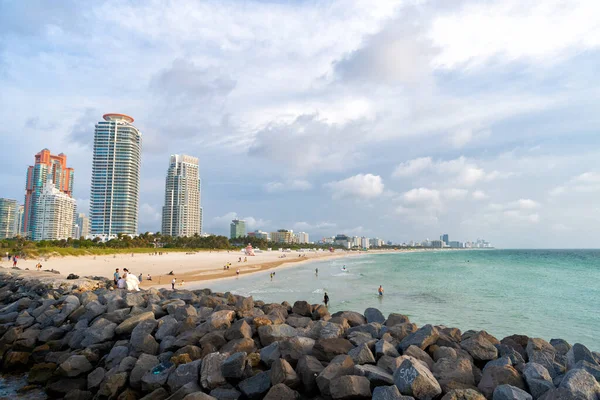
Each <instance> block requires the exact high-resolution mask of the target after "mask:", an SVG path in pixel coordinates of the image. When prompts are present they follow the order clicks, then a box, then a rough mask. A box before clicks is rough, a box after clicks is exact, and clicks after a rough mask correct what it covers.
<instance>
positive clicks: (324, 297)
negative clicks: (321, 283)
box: [323, 292, 329, 307]
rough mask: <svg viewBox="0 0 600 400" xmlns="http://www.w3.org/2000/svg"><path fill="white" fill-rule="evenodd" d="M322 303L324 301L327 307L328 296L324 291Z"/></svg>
mask: <svg viewBox="0 0 600 400" xmlns="http://www.w3.org/2000/svg"><path fill="white" fill-rule="evenodd" d="M323 303H325V307H329V296H327V292H325V296H323Z"/></svg>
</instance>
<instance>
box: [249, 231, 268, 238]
mask: <svg viewBox="0 0 600 400" xmlns="http://www.w3.org/2000/svg"><path fill="white" fill-rule="evenodd" d="M248 236H250V237H255V238H257V239H263V240H269V233H268V232H263V231H261V230H256V231H254V232H249V233H248Z"/></svg>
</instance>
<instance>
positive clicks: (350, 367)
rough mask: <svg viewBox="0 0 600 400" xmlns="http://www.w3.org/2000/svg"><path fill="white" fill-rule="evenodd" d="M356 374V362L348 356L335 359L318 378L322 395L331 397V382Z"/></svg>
mask: <svg viewBox="0 0 600 400" xmlns="http://www.w3.org/2000/svg"><path fill="white" fill-rule="evenodd" d="M353 372H354V361H352V357H350V356H348V355H339V356H337V357H335V358H334V359H333V360H332V361H331V362H330V363H329V365H328V366H326V367H325V369H323V371H321V373H320V374H319V376H317V386H318V387H319V391H320V392H321V394H323V395H326V396H329V395H330V394H331V392H330V391H329V386H330V385H331V381H332V380H334V379H335V378H337V377H339V376H343V375H351V374H352V373H353Z"/></svg>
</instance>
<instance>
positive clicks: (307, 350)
mask: <svg viewBox="0 0 600 400" xmlns="http://www.w3.org/2000/svg"><path fill="white" fill-rule="evenodd" d="M314 346H315V341H314V340H313V339H311V338H307V337H301V336H296V337H293V338H290V339H286V340H282V341H281V342H279V353H280V356H281V357H282V358H284V359H285V360H286V361H287V362H289V363H290V364H291V365H292V366H295V365H296V364H297V363H298V360H299V359H300V357H302V356H303V355H306V354H311V353H312V349H313V348H314Z"/></svg>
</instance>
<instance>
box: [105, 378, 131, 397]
mask: <svg viewBox="0 0 600 400" xmlns="http://www.w3.org/2000/svg"><path fill="white" fill-rule="evenodd" d="M126 384H127V372H119V373H117V374H114V375H111V376H109V377H108V378H105V379H104V382H102V384H101V385H100V389H99V390H98V395H99V396H101V397H105V398H106V397H107V398H116V397H117V394H118V393H119V392H120V391H121V390H123V388H124V387H125V385H126Z"/></svg>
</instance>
